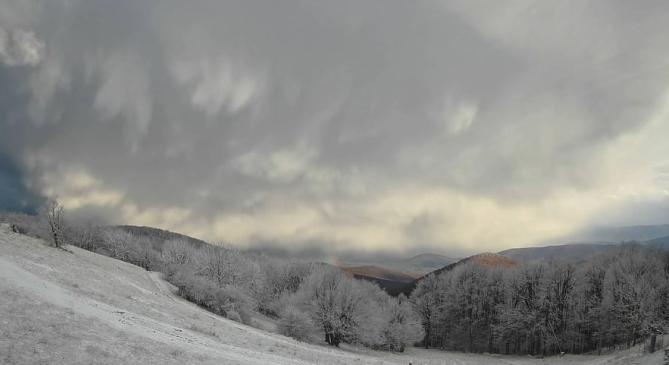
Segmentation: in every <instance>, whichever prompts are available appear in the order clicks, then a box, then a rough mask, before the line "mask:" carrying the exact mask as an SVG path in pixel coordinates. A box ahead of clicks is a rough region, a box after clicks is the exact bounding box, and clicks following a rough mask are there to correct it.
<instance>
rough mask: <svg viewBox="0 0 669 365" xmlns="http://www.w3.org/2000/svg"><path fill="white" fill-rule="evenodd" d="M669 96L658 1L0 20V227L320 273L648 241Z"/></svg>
mask: <svg viewBox="0 0 669 365" xmlns="http://www.w3.org/2000/svg"><path fill="white" fill-rule="evenodd" d="M668 81H669V4H668V3H667V2H665V1H642V2H631V1H560V2H557V1H530V0H509V1H504V2H501V1H469V0H468V1H455V0H454V1H446V0H434V1H405V0H401V1H399V0H368V1H349V0H338V1H307V0H304V1H293V0H282V1H270V0H265V1H256V0H240V1H232V0H230V1H220V0H216V1H213V0H212V1H207V0H196V1H188V2H184V1H177V0H143V1H136V0H117V1H103V0H86V1H78V0H49V1H29V0H0V205H2V206H0V208H4V209H19V210H26V211H30V210H34V208H35V205H36V204H37V203H36V202H38V201H39V198H42V199H45V198H54V199H58V200H59V201H60V202H61V203H62V204H63V205H64V206H65V208H66V209H67V211H68V212H69V213H70V214H71V215H72V216H78V217H96V219H102V220H104V221H106V222H109V223H127V224H135V225H147V226H154V227H160V228H164V229H169V230H173V231H177V232H181V233H185V234H190V235H193V236H195V237H199V238H202V239H206V240H209V241H212V242H221V243H226V244H231V245H237V246H240V247H256V246H260V247H278V248H285V249H291V250H312V249H318V250H325V251H327V252H333V253H336V252H343V251H347V250H349V251H350V250H357V251H363V252H372V253H373V252H406V253H409V252H414V253H415V252H419V251H434V252H442V253H448V254H452V255H462V254H466V253H474V252H481V251H499V250H502V249H504V248H508V247H520V246H531V245H537V244H541V243H546V242H556V241H558V240H559V239H560V237H566V236H569V235H570V234H573V233H574V232H579V231H581V230H584V229H588V228H589V227H593V226H601V225H632V224H662V223H669V143H668V141H667V140H668V138H667V137H669V83H668ZM36 197H39V198H36Z"/></svg>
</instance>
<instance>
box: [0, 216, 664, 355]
mask: <svg viewBox="0 0 669 365" xmlns="http://www.w3.org/2000/svg"><path fill="white" fill-rule="evenodd" d="M67 250H68V251H65V250H60V249H55V248H52V247H47V246H46V245H45V244H44V243H43V242H42V241H40V240H36V239H33V238H30V237H27V236H23V235H19V234H16V233H13V232H10V231H9V229H8V227H7V226H6V225H2V226H0V363H1V364H42V363H43V364H93V363H95V364H121V363H122V364H145V365H148V364H408V363H409V362H411V363H412V364H414V365H416V364H499V363H502V364H539V363H541V364H549V363H556V364H558V363H564V364H604V363H606V364H630V363H645V364H654V363H660V354H659V353H657V354H656V355H653V356H646V357H642V356H641V355H640V354H638V350H637V351H634V352H623V353H617V354H612V355H606V356H602V357H596V356H566V357H563V358H554V359H543V360H540V359H531V358H527V357H506V356H487V355H471V354H462V353H448V352H443V351H433V350H429V351H426V350H421V349H409V351H407V352H406V353H404V354H390V353H384V352H376V351H371V350H366V349H359V348H346V349H335V348H331V347H326V346H318V345H310V344H305V343H301V342H297V341H295V340H293V339H290V338H287V337H284V336H281V335H277V334H273V333H269V332H265V331H262V330H258V329H255V328H252V327H249V326H245V325H242V324H239V323H236V322H233V321H230V320H228V319H225V318H221V317H218V316H215V315H212V314H211V313H209V312H207V311H204V310H202V309H201V308H199V307H197V306H195V305H193V304H191V303H189V302H186V301H184V300H182V299H181V298H179V297H178V296H176V295H175V294H174V293H173V292H172V291H171V286H170V285H169V284H168V283H166V282H164V281H163V280H161V279H160V275H159V274H158V273H152V272H147V271H144V270H143V269H141V268H139V267H137V266H133V265H130V264H128V263H125V262H122V261H118V260H114V259H110V258H108V257H105V256H101V255H97V254H94V253H91V252H88V251H84V250H81V249H78V248H76V247H67Z"/></svg>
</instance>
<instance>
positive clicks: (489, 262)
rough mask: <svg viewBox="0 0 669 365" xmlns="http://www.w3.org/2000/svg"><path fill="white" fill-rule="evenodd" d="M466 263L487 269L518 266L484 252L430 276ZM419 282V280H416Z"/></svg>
mask: <svg viewBox="0 0 669 365" xmlns="http://www.w3.org/2000/svg"><path fill="white" fill-rule="evenodd" d="M468 262H473V263H476V264H478V265H481V266H484V267H489V268H502V269H509V268H512V267H516V266H518V262H517V261H516V260H514V259H512V258H509V257H506V256H502V255H498V254H496V253H490V252H485V253H480V254H478V255H474V256H469V257H466V258H464V259H462V260H460V261H458V262H455V263H452V264H450V265H447V266H444V267H442V268H441V269H439V270H435V271H433V272H432V273H430V274H435V275H438V274H441V273H442V272H445V271H451V270H453V269H454V268H456V267H457V266H460V265H462V264H466V263H468ZM418 280H420V279H418Z"/></svg>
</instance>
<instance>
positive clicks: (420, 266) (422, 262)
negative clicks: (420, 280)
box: [391, 253, 458, 275]
mask: <svg viewBox="0 0 669 365" xmlns="http://www.w3.org/2000/svg"><path fill="white" fill-rule="evenodd" d="M456 261H458V259H454V258H452V257H447V256H444V255H439V254H435V253H422V254H419V255H416V256H413V257H410V258H408V259H404V260H399V261H397V262H396V263H394V265H393V264H392V263H391V265H393V268H395V269H397V270H401V271H403V272H405V273H418V274H422V275H425V274H427V273H429V272H432V271H434V270H437V269H440V268H442V267H444V266H446V265H449V264H452V263H454V262H456Z"/></svg>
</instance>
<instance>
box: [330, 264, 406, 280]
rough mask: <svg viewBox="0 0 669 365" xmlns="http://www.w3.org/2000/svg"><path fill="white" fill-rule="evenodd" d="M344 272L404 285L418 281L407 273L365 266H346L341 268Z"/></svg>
mask: <svg viewBox="0 0 669 365" xmlns="http://www.w3.org/2000/svg"><path fill="white" fill-rule="evenodd" d="M341 269H342V271H344V272H345V273H348V274H350V275H353V276H360V277H367V278H375V279H383V280H390V281H398V282H402V283H408V282H412V281H414V280H416V277H414V276H411V275H407V274H405V273H402V272H399V271H394V270H389V269H386V268H385V267H380V266H373V265H365V266H344V267H341Z"/></svg>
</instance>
